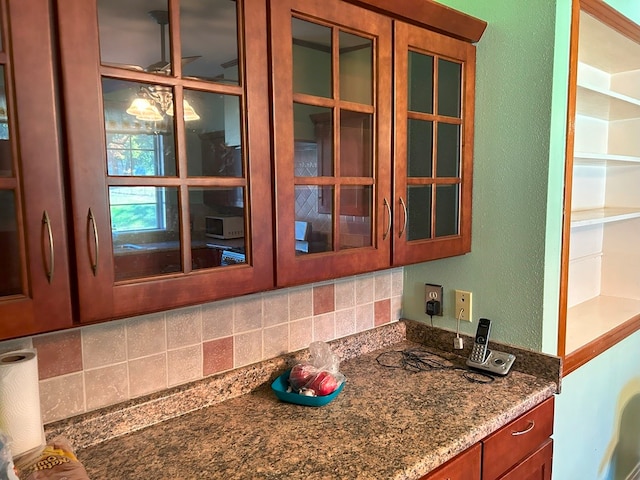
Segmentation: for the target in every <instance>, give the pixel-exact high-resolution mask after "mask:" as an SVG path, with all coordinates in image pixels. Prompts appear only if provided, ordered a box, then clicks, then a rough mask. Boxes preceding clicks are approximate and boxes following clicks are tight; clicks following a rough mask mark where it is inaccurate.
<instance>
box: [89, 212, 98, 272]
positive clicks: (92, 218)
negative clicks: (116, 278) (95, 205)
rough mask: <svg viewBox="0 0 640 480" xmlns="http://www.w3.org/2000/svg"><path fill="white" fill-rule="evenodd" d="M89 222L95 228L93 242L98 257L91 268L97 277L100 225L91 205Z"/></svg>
mask: <svg viewBox="0 0 640 480" xmlns="http://www.w3.org/2000/svg"><path fill="white" fill-rule="evenodd" d="M87 222H88V223H89V224H91V227H92V229H93V242H94V245H95V247H96V257H95V260H94V261H93V262H92V263H91V270H93V276H94V277H95V276H96V274H97V273H98V257H99V254H100V244H99V243H98V226H97V225H96V218H95V217H94V216H93V212H92V211H91V207H89V214H88V216H87ZM89 256H91V251H89Z"/></svg>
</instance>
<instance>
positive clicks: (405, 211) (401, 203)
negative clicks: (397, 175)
mask: <svg viewBox="0 0 640 480" xmlns="http://www.w3.org/2000/svg"><path fill="white" fill-rule="evenodd" d="M400 205H402V210H403V212H404V222H402V229H401V230H400V233H398V238H399V237H402V234H403V233H404V231H405V229H406V228H407V205H406V204H405V203H404V200H403V199H402V197H400Z"/></svg>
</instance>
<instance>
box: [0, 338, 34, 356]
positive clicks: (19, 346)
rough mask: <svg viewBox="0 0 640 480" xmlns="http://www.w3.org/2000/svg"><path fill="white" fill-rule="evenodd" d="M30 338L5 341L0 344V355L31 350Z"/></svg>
mask: <svg viewBox="0 0 640 480" xmlns="http://www.w3.org/2000/svg"><path fill="white" fill-rule="evenodd" d="M31 340H32V339H31V337H23V338H16V339H15V340H6V341H4V342H0V354H2V353H7V352H13V351H15V350H24V349H27V348H33V344H32V341H31Z"/></svg>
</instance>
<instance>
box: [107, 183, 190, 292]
mask: <svg viewBox="0 0 640 480" xmlns="http://www.w3.org/2000/svg"><path fill="white" fill-rule="evenodd" d="M109 205H110V210H111V231H112V235H113V255H114V262H115V277H116V280H127V279H130V278H141V277H149V276H153V275H162V274H167V273H175V272H180V271H182V260H181V256H180V214H179V211H180V205H179V203H178V189H177V188H174V187H122V186H111V187H109Z"/></svg>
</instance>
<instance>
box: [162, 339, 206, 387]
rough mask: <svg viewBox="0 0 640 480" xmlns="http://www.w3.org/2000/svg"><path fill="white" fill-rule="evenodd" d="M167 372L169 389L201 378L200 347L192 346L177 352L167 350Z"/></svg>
mask: <svg viewBox="0 0 640 480" xmlns="http://www.w3.org/2000/svg"><path fill="white" fill-rule="evenodd" d="M167 371H168V373H167V378H168V382H169V386H170V387H173V386H174V385H180V384H182V383H186V382H190V381H192V380H198V379H200V378H202V347H201V346H200V345H194V346H191V347H185V348H180V349H178V350H169V351H168V352H167Z"/></svg>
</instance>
